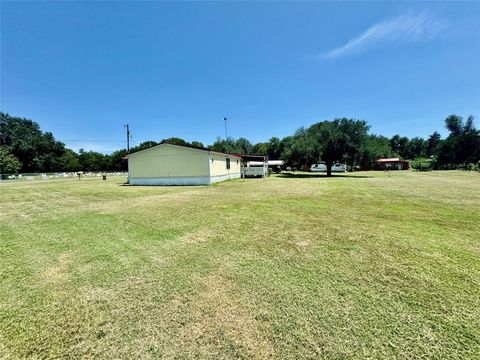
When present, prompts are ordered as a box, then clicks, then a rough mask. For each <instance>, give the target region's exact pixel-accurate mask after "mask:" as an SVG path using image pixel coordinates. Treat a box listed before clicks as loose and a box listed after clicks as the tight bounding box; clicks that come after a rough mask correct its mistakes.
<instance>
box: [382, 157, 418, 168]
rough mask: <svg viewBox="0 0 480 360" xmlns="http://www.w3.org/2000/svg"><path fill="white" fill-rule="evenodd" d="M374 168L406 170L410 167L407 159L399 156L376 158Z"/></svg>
mask: <svg viewBox="0 0 480 360" xmlns="http://www.w3.org/2000/svg"><path fill="white" fill-rule="evenodd" d="M376 168H377V169H380V170H408V169H409V168H410V166H409V163H408V161H407V160H400V158H387V159H378V160H377V161H376Z"/></svg>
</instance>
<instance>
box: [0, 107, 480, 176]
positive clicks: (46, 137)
mask: <svg viewBox="0 0 480 360" xmlns="http://www.w3.org/2000/svg"><path fill="white" fill-rule="evenodd" d="M444 125H445V127H446V129H447V130H448V131H449V135H448V136H447V137H446V138H444V139H442V137H441V136H440V134H439V133H438V132H437V131H435V132H434V133H433V134H431V135H430V136H429V137H428V138H426V139H424V138H421V137H414V138H408V137H406V136H400V135H394V136H392V137H391V138H388V137H386V136H382V135H377V134H372V133H370V132H369V129H370V128H369V126H368V124H367V123H366V122H365V121H361V120H354V119H345V118H343V119H334V120H332V121H323V122H319V123H316V124H313V125H312V126H310V127H308V128H304V127H301V128H299V129H298V130H297V131H296V132H295V133H294V134H292V135H291V136H286V137H284V138H283V139H280V138H277V137H272V138H271V139H270V140H269V141H267V142H259V143H255V144H253V143H251V142H250V141H249V140H248V139H246V138H243V137H240V138H238V139H234V138H231V137H229V138H227V139H221V138H217V140H216V141H215V142H214V143H213V144H211V145H208V146H206V147H207V148H208V149H210V150H214V151H219V152H224V153H241V154H254V155H267V156H268V157H269V158H270V159H282V160H284V161H285V163H286V165H287V166H291V167H294V168H297V169H306V168H308V167H309V166H310V165H311V164H313V163H317V162H320V161H327V163H331V162H335V161H341V162H344V163H347V164H348V165H349V166H351V167H356V168H359V169H362V170H369V169H372V166H373V165H374V163H375V160H377V159H379V158H384V157H399V158H401V159H405V160H414V161H416V162H422V161H423V162H425V161H426V162H428V164H429V166H430V167H431V168H435V169H458V168H463V169H469V168H474V167H475V168H478V167H479V165H480V164H479V161H480V131H479V130H477V129H476V128H475V126H474V123H473V116H469V117H468V118H467V119H466V120H464V119H463V118H462V117H461V116H458V115H450V116H448V117H447V118H446V119H445V121H444ZM161 142H170V143H174V144H179V145H192V146H197V147H205V146H204V144H202V143H201V142H199V141H192V142H187V141H185V140H183V139H181V138H176V137H172V138H167V139H162V140H161V141H158V142H157V141H154V140H150V141H145V142H142V143H141V144H139V145H138V146H135V147H132V148H131V149H130V153H133V152H135V151H139V150H143V149H146V148H148V147H151V146H154V145H157V144H159V143H161ZM126 155H127V150H126V149H119V150H116V151H114V152H112V153H111V154H102V153H99V152H95V151H85V150H83V149H80V151H79V152H78V153H77V152H74V151H73V150H71V149H68V148H67V147H66V146H65V144H64V143H62V142H61V141H58V140H56V139H55V137H54V136H53V134H52V133H51V132H43V131H42V130H41V129H40V125H39V124H38V123H36V122H35V121H33V120H30V119H25V118H20V117H14V116H10V115H9V114H6V113H2V112H0V174H14V173H19V172H20V173H45V172H63V171H65V172H74V171H126V170H127V162H126V161H125V160H124V157H125V156H126Z"/></svg>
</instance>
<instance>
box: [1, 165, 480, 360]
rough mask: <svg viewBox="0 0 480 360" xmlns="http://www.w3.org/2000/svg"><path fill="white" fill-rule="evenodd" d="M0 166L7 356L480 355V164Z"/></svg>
mask: <svg viewBox="0 0 480 360" xmlns="http://www.w3.org/2000/svg"><path fill="white" fill-rule="evenodd" d="M123 180H124V179H123V178H121V179H119V178H112V179H109V180H107V181H106V182H105V181H102V180H99V179H82V180H81V181H78V180H65V181H45V182H43V183H36V184H29V183H3V184H0V239H1V240H0V262H1V265H0V358H9V357H10V358H15V359H16V358H23V357H28V358H53V357H69V358H78V357H83V358H94V357H97V358H135V357H137V358H159V357H165V358H219V357H221V358H270V357H271V358H282V359H283V358H286V359H288V358H290V359H298V358H300V357H304V358H353V357H355V358H367V357H368V358H378V359H384V358H442V359H448V358H451V359H453V358H471V359H473V358H477V359H478V358H479V354H480V174H478V173H462V172H431V173H413V172H392V173H391V174H390V175H388V174H386V173H383V172H365V173H354V174H352V175H348V176H347V175H345V176H339V175H336V176H334V177H333V178H325V177H318V176H313V175H308V174H299V175H298V176H295V177H293V176H289V175H278V176H272V177H270V178H268V179H265V180H255V179H252V180H247V181H244V180H238V181H237V180H236V181H229V182H224V183H221V184H218V185H215V186H211V187H129V186H121V182H122V181H123Z"/></svg>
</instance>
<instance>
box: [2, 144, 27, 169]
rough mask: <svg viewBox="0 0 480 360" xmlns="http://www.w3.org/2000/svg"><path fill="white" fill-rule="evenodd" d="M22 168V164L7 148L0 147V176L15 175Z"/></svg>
mask: <svg viewBox="0 0 480 360" xmlns="http://www.w3.org/2000/svg"><path fill="white" fill-rule="evenodd" d="M21 167H22V163H21V162H20V161H19V160H18V159H17V158H16V157H15V156H13V155H12V154H11V153H10V151H8V149H7V148H6V147H3V146H0V175H1V174H15V173H17V172H18V170H19V169H20V168H21Z"/></svg>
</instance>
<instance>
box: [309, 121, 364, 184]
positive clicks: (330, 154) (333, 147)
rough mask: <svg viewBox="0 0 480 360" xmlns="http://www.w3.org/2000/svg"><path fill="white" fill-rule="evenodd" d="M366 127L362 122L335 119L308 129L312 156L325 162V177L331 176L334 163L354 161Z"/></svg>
mask: <svg viewBox="0 0 480 360" xmlns="http://www.w3.org/2000/svg"><path fill="white" fill-rule="evenodd" d="M368 129H369V127H368V125H367V123H366V122H365V121H363V120H354V119H347V118H342V119H335V120H333V121H322V122H320V123H317V124H314V125H312V126H311V127H310V128H309V129H308V134H309V137H310V139H311V140H312V141H313V146H314V155H315V157H318V158H319V159H320V160H322V161H324V162H325V165H326V167H327V176H332V166H333V164H334V163H335V162H336V161H346V162H348V163H349V164H350V165H352V164H353V162H354V161H355V156H356V154H358V153H359V151H360V148H361V146H362V143H363V142H364V140H365V138H366V136H367V133H368Z"/></svg>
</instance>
